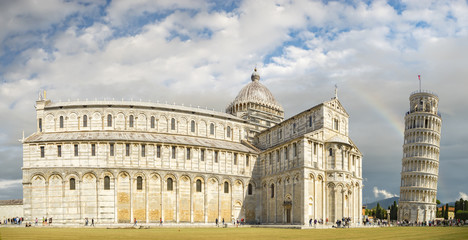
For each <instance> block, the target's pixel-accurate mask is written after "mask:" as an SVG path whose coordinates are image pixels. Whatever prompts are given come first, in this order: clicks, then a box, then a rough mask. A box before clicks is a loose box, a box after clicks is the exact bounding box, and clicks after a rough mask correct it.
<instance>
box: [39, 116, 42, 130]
mask: <svg viewBox="0 0 468 240" xmlns="http://www.w3.org/2000/svg"><path fill="white" fill-rule="evenodd" d="M39 132H42V118H39Z"/></svg>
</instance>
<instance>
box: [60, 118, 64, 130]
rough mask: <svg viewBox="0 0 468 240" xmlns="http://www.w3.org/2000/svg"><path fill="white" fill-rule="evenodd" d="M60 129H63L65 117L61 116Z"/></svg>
mask: <svg viewBox="0 0 468 240" xmlns="http://www.w3.org/2000/svg"><path fill="white" fill-rule="evenodd" d="M60 128H63V116H60Z"/></svg>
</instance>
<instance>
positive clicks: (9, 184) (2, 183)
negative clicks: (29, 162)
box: [0, 179, 23, 189]
mask: <svg viewBox="0 0 468 240" xmlns="http://www.w3.org/2000/svg"><path fill="white" fill-rule="evenodd" d="M22 183H23V180H21V179H17V180H0V189H7V188H14V187H16V188H17V187H21V184H22Z"/></svg>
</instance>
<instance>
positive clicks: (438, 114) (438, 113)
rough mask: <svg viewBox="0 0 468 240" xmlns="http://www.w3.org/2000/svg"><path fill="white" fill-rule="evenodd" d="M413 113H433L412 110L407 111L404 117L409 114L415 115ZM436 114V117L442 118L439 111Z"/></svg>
mask: <svg viewBox="0 0 468 240" xmlns="http://www.w3.org/2000/svg"><path fill="white" fill-rule="evenodd" d="M415 112H416V113H421V112H422V113H424V112H428V113H433V112H432V111H431V110H425V111H424V110H422V111H418V110H413V111H408V112H406V114H405V116H407V115H408V114H410V113H415ZM436 114H437V116H439V117H442V115H441V114H440V112H439V111H437V113H436Z"/></svg>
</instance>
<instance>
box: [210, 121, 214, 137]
mask: <svg viewBox="0 0 468 240" xmlns="http://www.w3.org/2000/svg"><path fill="white" fill-rule="evenodd" d="M214 131H215V129H214V124H213V123H212V124H210V134H211V135H213V134H214Z"/></svg>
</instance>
